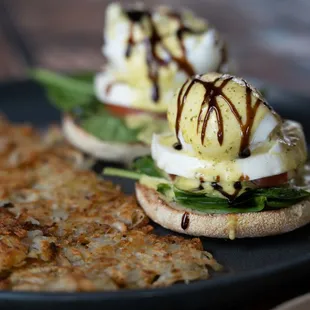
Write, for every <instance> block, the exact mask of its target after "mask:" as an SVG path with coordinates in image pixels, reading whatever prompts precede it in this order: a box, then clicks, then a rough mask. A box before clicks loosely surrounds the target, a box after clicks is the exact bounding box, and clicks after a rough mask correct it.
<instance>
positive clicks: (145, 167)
mask: <svg viewBox="0 0 310 310" xmlns="http://www.w3.org/2000/svg"><path fill="white" fill-rule="evenodd" d="M131 168H132V169H133V170H134V171H136V172H138V173H141V174H145V175H148V176H150V177H158V178H162V177H165V173H164V172H163V171H162V170H161V169H159V168H158V167H157V166H156V164H155V162H154V160H153V158H152V157H151V156H143V157H138V158H137V159H136V160H135V161H134V162H133V164H132V167H131Z"/></svg>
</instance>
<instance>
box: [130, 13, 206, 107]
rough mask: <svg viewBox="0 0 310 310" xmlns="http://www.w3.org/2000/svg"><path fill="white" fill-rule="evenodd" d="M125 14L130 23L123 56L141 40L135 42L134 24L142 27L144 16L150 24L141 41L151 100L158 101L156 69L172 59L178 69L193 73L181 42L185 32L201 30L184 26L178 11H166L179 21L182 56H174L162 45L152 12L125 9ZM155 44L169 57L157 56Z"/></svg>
mask: <svg viewBox="0 0 310 310" xmlns="http://www.w3.org/2000/svg"><path fill="white" fill-rule="evenodd" d="M125 14H126V15H127V17H128V18H129V20H130V21H131V25H130V34H129V37H128V41H127V48H126V53H125V56H126V57H127V58H128V57H130V55H131V53H132V47H133V46H134V45H135V44H137V43H141V42H135V40H134V25H135V24H138V23H139V24H140V25H141V27H143V24H142V20H143V19H144V18H145V19H146V21H147V23H148V24H149V25H150V28H151V34H150V36H149V37H147V38H145V40H144V41H143V43H144V44H145V46H146V50H147V53H146V63H147V66H148V76H149V79H150V80H151V81H152V84H153V87H152V100H153V101H154V102H157V101H159V99H160V90H159V85H158V71H159V67H160V66H167V65H169V63H170V62H171V61H174V62H175V63H176V64H177V66H178V67H179V69H181V70H182V71H183V72H185V73H186V74H187V75H188V76H192V75H194V74H195V72H194V68H193V67H192V65H191V64H190V62H189V61H188V59H187V55H186V49H185V46H184V43H183V36H184V34H186V33H191V34H201V33H202V32H201V31H195V30H193V29H190V28H189V27H187V26H185V25H184V23H183V21H182V17H181V15H180V14H178V13H174V12H168V13H167V16H170V17H171V18H175V19H177V20H178V22H179V27H178V29H177V32H176V36H177V38H178V41H179V44H180V46H181V49H182V56H180V57H176V56H174V55H173V54H172V53H171V52H170V51H169V50H168V49H167V47H166V46H165V45H164V43H163V41H162V39H163V38H162V37H161V36H160V35H159V33H158V31H157V29H156V26H155V23H154V21H153V18H152V14H151V12H149V11H142V10H127V11H125ZM157 46H160V47H161V49H163V50H164V51H165V52H166V53H167V54H168V55H169V59H168V60H165V59H162V58H161V57H159V55H158V54H157V52H156V48H157Z"/></svg>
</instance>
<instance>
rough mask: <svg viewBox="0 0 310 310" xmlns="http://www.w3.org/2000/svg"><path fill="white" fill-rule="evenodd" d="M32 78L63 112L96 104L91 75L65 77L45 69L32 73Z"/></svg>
mask: <svg viewBox="0 0 310 310" xmlns="http://www.w3.org/2000/svg"><path fill="white" fill-rule="evenodd" d="M30 76H31V77H32V78H33V79H34V80H35V81H37V82H38V83H40V84H42V86H44V87H45V90H46V92H47V96H48V97H49V99H50V102H51V103H52V104H53V105H55V106H56V107H57V108H58V109H60V110H61V111H63V112H72V111H73V109H75V108H78V107H85V106H89V105H90V104H93V102H96V99H95V94H94V90H93V81H92V78H91V74H89V73H87V74H78V75H76V76H65V75H61V74H57V73H54V72H51V71H48V70H44V69H35V70H32V71H30Z"/></svg>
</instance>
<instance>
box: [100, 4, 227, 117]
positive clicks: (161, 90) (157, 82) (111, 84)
mask: <svg viewBox="0 0 310 310" xmlns="http://www.w3.org/2000/svg"><path fill="white" fill-rule="evenodd" d="M102 52H103V55H104V56H105V58H106V65H105V67H104V69H103V70H102V72H100V73H98V75H97V76H96V79H95V91H96V94H97V97H98V98H99V99H100V100H101V101H102V102H104V103H108V104H110V105H118V106H124V107H131V108H136V109H142V110H149V111H154V112H166V110H167V105H168V104H169V103H170V102H171V100H172V97H173V92H174V90H175V89H177V88H178V87H179V86H180V85H182V83H183V82H184V81H185V80H186V78H188V77H189V76H191V75H193V74H195V73H201V72H210V71H220V72H223V71H225V70H226V67H227V55H226V47H225V44H224V41H223V40H222V39H221V37H220V36H219V33H218V32H217V31H216V30H215V29H214V28H213V27H211V26H210V25H209V24H208V22H207V21H206V20H204V19H201V18H198V17H197V16H196V15H194V14H193V13H192V12H190V11H183V12H180V13H177V12H175V11H172V10H171V9H169V8H167V7H159V8H158V9H156V10H154V11H152V12H150V11H146V10H144V9H143V8H141V7H136V8H134V9H131V10H127V9H124V8H123V7H121V5H120V4H118V3H112V4H110V5H109V6H108V8H107V11H106V22H105V28H104V44H103V48H102Z"/></svg>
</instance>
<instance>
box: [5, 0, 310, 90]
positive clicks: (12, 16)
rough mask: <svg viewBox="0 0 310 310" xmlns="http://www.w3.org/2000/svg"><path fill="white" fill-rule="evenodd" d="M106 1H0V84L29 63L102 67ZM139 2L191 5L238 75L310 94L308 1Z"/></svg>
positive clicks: (23, 74) (65, 68) (72, 67)
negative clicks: (213, 30) (219, 38)
mask: <svg viewBox="0 0 310 310" xmlns="http://www.w3.org/2000/svg"><path fill="white" fill-rule="evenodd" d="M109 2H110V1H107V0H0V82H1V81H4V80H17V79H19V80H20V79H25V78H26V72H27V68H28V67H31V66H39V67H45V68H49V69H53V70H59V71H65V72H72V71H77V70H99V69H100V66H101V65H102V63H103V57H102V55H101V51H100V48H101V45H102V27H103V22H104V11H105V7H106V5H107V4H108V3H109ZM120 2H125V3H127V4H128V3H129V1H120ZM144 2H145V3H146V4H147V5H149V6H154V5H158V4H168V5H171V6H172V7H174V8H176V9H178V8H180V7H182V6H185V7H188V8H190V9H192V10H193V11H195V12H196V13H197V14H199V15H201V16H202V17H205V18H207V19H208V20H209V21H210V22H211V23H213V24H214V25H215V26H216V27H217V28H218V29H219V30H220V31H221V32H222V35H223V36H224V37H225V38H226V41H227V42H228V44H229V51H230V55H231V56H232V57H233V59H234V60H235V61H236V62H237V64H238V73H239V74H241V75H245V76H253V77H257V78H260V79H262V80H264V81H266V82H271V83H273V84H274V85H278V86H281V87H283V88H286V89H290V90H295V91H297V92H300V93H303V94H307V95H310V0H259V1H258V0H145V1H144Z"/></svg>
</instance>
